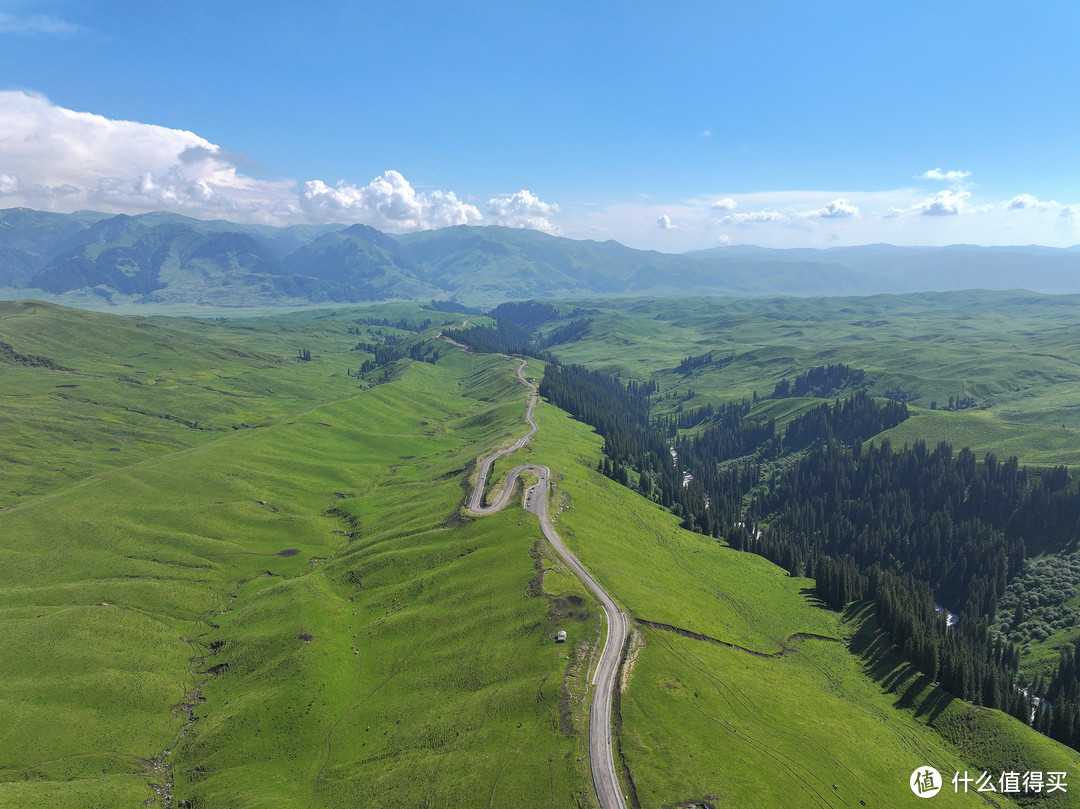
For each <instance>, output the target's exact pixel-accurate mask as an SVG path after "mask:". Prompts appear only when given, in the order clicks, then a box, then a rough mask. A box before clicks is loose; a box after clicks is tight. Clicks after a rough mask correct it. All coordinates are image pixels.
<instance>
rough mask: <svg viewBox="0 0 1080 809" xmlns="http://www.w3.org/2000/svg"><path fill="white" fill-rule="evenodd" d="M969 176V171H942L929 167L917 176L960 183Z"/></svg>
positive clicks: (921, 178) (924, 178)
mask: <svg viewBox="0 0 1080 809" xmlns="http://www.w3.org/2000/svg"><path fill="white" fill-rule="evenodd" d="M970 176H971V172H970V171H942V170H941V169H930V170H929V171H924V172H923V173H922V174H920V175H919V176H918V178H917V179H920V180H939V181H942V182H947V183H954V184H955V183H961V182H963V181H964V180H966V179H967V178H968V177H970Z"/></svg>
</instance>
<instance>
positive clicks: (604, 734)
mask: <svg viewBox="0 0 1080 809" xmlns="http://www.w3.org/2000/svg"><path fill="white" fill-rule="evenodd" d="M518 362H519V365H518V368H517V375H518V379H520V380H521V381H522V383H524V384H525V385H526V386H527V387H528V388H529V389H530V391H531V393H530V394H529V404H528V406H527V407H526V409H525V420H526V421H527V422H528V424H529V431H528V432H527V433H526V434H525V435H524V436H523V437H522V438H519V439H518V440H517V441H516V442H514V443H513V444H512V445H511V446H509V447H506V448H504V449H501V450H499V451H498V452H496V453H494V454H492V455H490V456H488V457H487V458H484V459H483V461H481V463H480V473H479V475H478V477H477V480H476V486H475V487H474V488H473V491H472V494H471V495H470V496H469V502H468V506H467V507H468V510H469V511H470V512H472V513H473V514H478V515H484V514H493V513H495V512H496V511H500V510H501V509H503V508H505V507H506V505H507V504H508V503H509V502H510V498H511V497H512V496H513V492H514V484H515V483H516V482H517V479H518V477H519V476H520V474H521V473H522V472H524V471H526V470H528V471H530V472H533V473H535V474H536V475H537V477H538V478H539V480H538V481H537V483H536V484H534V485H533V486H530V487H529V488H528V489H526V490H525V508H526V509H527V510H528V511H531V512H532V513H533V514H535V515H536V516H537V517H539V518H540V528H541V530H543V532H544V536H545V537H546V538H547V540H548V542H550V543H551V547H553V548H554V549H555V552H556V553H557V554H559V556H560V557H561V558H562V560H563V561H564V562H566V564H567V565H569V566H570V568H571V569H572V570H573V571H574V573H576V574H577V576H578V578H580V579H581V580H582V581H583V582H584V583H585V586H586V587H588V588H589V590H590V591H591V592H592V593H593V595H595V596H596V598H597V599H598V600H599V601H600V604H601V605H602V606H603V608H604V614H605V615H606V616H607V637H606V638H605V640H604V649H603V651H602V652H601V653H600V661H599V663H597V666H596V671H595V672H594V673H593V679H592V685H593V694H592V703H591V705H590V707H589V767H590V769H591V770H592V779H593V787H594V788H595V790H596V798H597V800H598V801H599V803H600V807H601V809H626V802H625V800H624V799H623V794H622V788H621V787H620V786H619V778H618V775H617V774H616V770H615V749H614V745H613V743H612V738H611V710H612V704H613V699H614V695H615V689H616V688H617V684H616V681H617V678H618V676H619V659H620V657H621V656H622V649H623V646H625V645H626V637H627V634H628V633H629V631H630V629H629V627H630V621H629V618H628V617H627V615H626V613H624V612H622V611H621V610H620V609H619V608H618V607H617V606H616V605H615V602H614V601H613V600H612V598H611V596H609V595H608V594H607V593H606V592H605V591H604V588H602V587H601V586H600V585H599V584H597V583H596V579H594V578H593V577H592V575H590V574H589V572H588V571H587V570H586V569H585V566H584V565H582V564H581V562H580V561H579V560H578V558H577V557H576V556H574V554H573V553H571V552H570V549H569V548H567V547H566V545H564V544H563V541H562V540H561V539H560V538H559V535H558V534H557V533H555V529H554V528H553V527H552V525H551V520H550V519H549V518H548V492H549V491H550V490H551V488H552V483H551V470H549V469H548V468H547V467H546V466H541V465H539V464H526V465H523V466H516V467H514V468H513V469H512V470H510V473H509V474H508V475H507V478H506V485H505V486H504V487H503V490H502V492H501V493H500V495H499V498H498V499H497V500H496V501H495V502H494V503H492V504H491V505H489V506H481V502H482V500H483V496H484V485H485V484H486V482H487V478H488V475H489V474H490V473H491V465H492V464H493V463H495V461H496V460H497V459H498V458H501V457H503V456H504V455H509V454H510V453H511V452H513V451H514V450H517V449H521V448H522V447H523V446H525V444H526V443H528V441H529V439H530V438H532V437H533V436H534V435H535V434H536V431H537V429H538V427H537V425H536V421H535V420H534V419H533V407H534V406H535V405H536V386H535V385H533V384H532V383H531V382H529V381H528V380H527V379H525V376H524V373H523V372H524V370H525V366H526V365H527V364H528V361H527V360H518Z"/></svg>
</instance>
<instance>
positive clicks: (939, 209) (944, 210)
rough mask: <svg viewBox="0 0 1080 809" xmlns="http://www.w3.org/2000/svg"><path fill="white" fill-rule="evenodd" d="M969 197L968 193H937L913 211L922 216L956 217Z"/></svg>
mask: <svg viewBox="0 0 1080 809" xmlns="http://www.w3.org/2000/svg"><path fill="white" fill-rule="evenodd" d="M970 196H971V193H970V192H968V191H938V192H937V193H936V194H934V196H932V197H930V198H929V199H925V200H923V201H922V202H920V203H919V204H918V205H916V206H915V210H916V211H917V212H918V213H921V214H922V215H924V216H957V215H959V214H960V213H961V212H962V211H963V209H964V202H965V201H966V200H967V199H968V197H970Z"/></svg>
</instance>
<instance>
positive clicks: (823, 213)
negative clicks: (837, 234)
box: [810, 197, 859, 219]
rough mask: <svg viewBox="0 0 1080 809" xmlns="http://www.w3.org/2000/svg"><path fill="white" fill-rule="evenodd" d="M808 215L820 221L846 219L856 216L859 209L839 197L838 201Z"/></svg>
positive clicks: (835, 200)
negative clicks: (819, 218) (818, 218)
mask: <svg viewBox="0 0 1080 809" xmlns="http://www.w3.org/2000/svg"><path fill="white" fill-rule="evenodd" d="M810 215H811V216H819V217H821V218H822V219H847V218H848V217H851V216H858V215H859V209H858V207H857V206H855V205H852V204H851V203H850V202H848V201H847V200H846V199H844V198H843V197H841V198H840V199H834V200H833V201H832V202H830V203H828V204H827V205H826V206H825V207H824V208H821V209H820V210H817V211H811V213H810Z"/></svg>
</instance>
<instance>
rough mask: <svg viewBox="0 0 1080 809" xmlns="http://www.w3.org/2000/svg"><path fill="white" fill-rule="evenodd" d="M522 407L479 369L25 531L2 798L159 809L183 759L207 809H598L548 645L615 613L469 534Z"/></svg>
mask: <svg viewBox="0 0 1080 809" xmlns="http://www.w3.org/2000/svg"><path fill="white" fill-rule="evenodd" d="M61 313H62V314H67V313H64V312H63V310H61ZM200 328H201V326H200ZM307 337H308V338H310V339H314V337H312V336H311V335H310V334H309V335H307ZM118 339H120V338H118ZM62 348H63V347H62V346H59V345H58V349H62ZM21 350H23V351H24V352H26V351H29V349H26V348H22V349H21ZM87 350H88V351H89V348H88V349H87ZM55 353H56V356H55V357H54V358H55V359H56V360H57V361H58V362H61V363H64V364H71V363H72V362H74V361H75V359H78V357H71V358H69V357H65V356H63V354H62V352H61V350H57V351H56V352H55ZM313 353H318V349H317V348H315V347H314V344H313ZM348 359H351V358H343V360H342V361H346V360H348ZM35 372H36V373H40V374H53V373H57V372H55V371H48V370H37V371H35ZM511 392H512V394H513V399H508V398H507V397H508V395H509V394H510V393H511ZM485 399H486V400H488V401H484V400H485ZM106 412H108V410H107V409H106ZM521 413H522V397H521V390H520V385H518V384H517V383H515V382H514V380H513V379H512V377H511V369H510V367H509V366H508V364H507V363H505V362H504V361H501V360H496V359H474V358H465V357H463V356H462V355H460V354H457V355H456V356H453V357H450V358H447V359H446V360H444V362H443V363H442V364H440V365H439V366H431V365H427V364H420V363H417V364H410V367H409V369H408V370H407V371H406V373H405V375H404V377H403V378H402V379H401V380H400V381H398V382H394V383H389V384H386V385H383V386H379V387H377V388H374V389H373V390H370V391H367V392H364V393H362V394H359V395H352V396H349V397H347V398H345V399H341V400H340V401H338V402H335V403H330V404H326V405H321V406H319V407H316V408H314V409H308V410H307V411H306V412H304V413H303V414H302V415H301V416H290V417H286V418H281V419H278V420H276V421H275V423H273V424H272V425H271V426H268V427H266V428H265V429H260V430H241V431H236V432H234V431H231V430H230V431H228V432H224V433H219V434H216V435H214V436H213V439H212V440H210V441H208V442H206V443H203V444H202V445H199V446H195V447H192V448H190V449H187V450H184V451H181V452H175V453H171V454H166V455H163V456H159V457H151V458H148V459H146V460H143V461H140V462H137V463H135V464H133V465H131V466H126V467H122V468H119V469H115V470H112V471H107V472H103V473H100V474H98V475H96V476H94V477H90V478H87V479H83V480H81V481H80V482H77V483H75V484H73V485H69V486H66V487H63V486H59V485H57V486H55V487H54V489H53V491H52V493H49V494H43V495H40V496H38V497H35V498H33V499H29V500H27V501H26V502H24V503H23V504H22V505H19V506H18V507H16V508H12V509H9V510H7V511H4V512H0V537H2V539H0V571H2V573H0V625H2V631H0V638H2V640H0V679H2V681H3V682H4V684H5V687H4V689H3V692H2V695H0V715H3V716H4V717H5V719H4V722H3V723H2V724H0V751H2V752H0V805H18V806H27V807H29V806H50V807H51V806H80V807H81V806H92V805H95V803H96V804H97V805H101V806H117V805H137V804H138V803H141V802H142V801H144V800H146V799H147V798H148V797H153V795H152V793H151V792H150V785H151V784H155V783H156V784H163V783H164V782H165V774H166V772H165V769H164V768H158V767H156V761H155V760H156V759H160V758H162V756H163V753H164V752H165V751H166V750H169V749H172V752H171V754H169V755H168V756H164V761H165V763H166V764H171V771H172V776H173V778H174V783H173V795H174V796H175V797H176V798H177V799H182V800H188V801H191V800H192V799H195V804H194V805H197V806H199V807H200V808H202V807H208V806H209V807H212V806H228V807H235V806H350V805H356V806H361V805H363V806H377V805H387V806H391V805H417V804H418V803H420V802H421V800H427V801H429V803H430V805H433V806H457V805H462V803H463V802H468V801H466V800H465V799H466V796H467V797H468V800H470V801H471V800H475V801H477V802H479V798H478V797H477V796H482V798H483V803H484V804H485V805H488V804H489V803H490V805H496V806H498V805H521V803H522V800H523V799H524V796H537V795H543V796H544V799H543V801H544V803H545V805H551V806H578V805H584V804H587V798H586V795H587V792H588V786H587V784H588V774H587V770H586V764H585V763H584V762H581V761H578V759H579V758H581V757H583V756H584V736H583V734H582V732H581V713H582V699H583V693H582V691H583V683H582V678H580V677H574V676H571V677H569V679H567V680H566V689H564V683H563V678H564V674H565V673H566V671H567V670H568V669H567V667H568V666H570V669H569V670H570V672H571V673H573V672H574V671H576V670H577V669H578V668H580V665H581V661H580V660H579V659H578V652H577V650H576V649H574V648H570V647H555V646H554V644H552V643H551V640H550V637H549V636H550V634H551V633H552V632H553V628H554V627H555V626H556V625H559V626H562V625H563V623H564V622H565V621H570V620H573V621H580V624H579V625H580V627H581V629H580V637H581V638H582V639H587V638H589V637H591V636H595V635H596V634H597V632H598V631H599V619H598V617H597V615H596V612H597V611H596V610H595V609H594V608H591V607H590V606H589V605H588V602H585V604H584V605H583V606H582V607H581V608H579V609H578V610H577V613H578V614H577V616H575V617H574V618H570V617H568V616H567V613H568V612H569V611H571V608H568V607H567V604H568V603H569V598H570V597H571V596H573V597H574V598H577V599H581V598H582V597H583V596H584V595H585V594H584V591H583V590H582V589H581V588H580V586H578V585H576V584H575V583H574V582H573V581H572V579H570V578H569V577H559V578H557V579H556V580H555V586H557V588H558V590H559V592H558V593H557V594H558V595H561V596H564V599H563V600H561V601H556V600H553V599H551V598H547V597H545V596H544V595H543V593H542V591H541V590H539V589H538V587H537V586H536V582H535V577H536V575H537V569H536V565H537V563H538V559H539V560H540V564H541V565H542V566H544V567H551V566H553V564H554V563H552V562H551V561H546V562H545V561H543V559H542V555H541V551H540V550H538V549H537V548H536V547H535V546H537V543H536V540H537V539H538V537H539V533H538V531H537V527H536V525H535V524H530V523H529V521H528V520H521V521H522V522H523V523H524V524H523V525H519V524H518V522H519V518H516V517H514V516H511V515H510V514H509V513H508V514H506V515H500V516H496V517H492V518H487V519H485V520H482V521H477V522H460V521H458V520H457V519H453V518H451V515H453V514H455V513H456V508H457V506H458V504H460V502H461V500H462V496H463V491H464V486H465V484H466V478H467V476H468V470H469V469H470V466H471V463H472V461H473V460H474V458H475V455H476V453H477V449H478V448H479V447H484V446H493V445H496V444H498V443H500V442H501V441H503V440H505V438H506V437H508V436H510V435H514V434H517V433H518V432H519V431H520V430H521V429H522V422H521ZM342 495H343V496H342ZM346 531H359V534H358V535H357V536H355V537H354V538H353V539H352V540H351V541H350V539H349V538H348V537H347V536H346V535H345V532H346ZM539 547H542V546H539ZM294 551H295V553H293V552H294ZM283 552H286V553H283ZM350 599H351V600H350ZM101 605H107V606H101ZM583 612H584V613H587V614H586V615H584V617H582V613H583ZM301 635H310V636H311V639H310V640H306V639H302V638H301V637H300V636H301ZM219 644H220V645H219ZM215 651H216V653H215ZM357 652H358V653H357ZM567 657H570V658H571V659H570V660H567V659H566V658H567ZM225 664H227V668H219V669H217V671H218V673H217V674H216V676H215V675H210V674H207V673H206V672H208V671H210V670H211V667H221V666H224V665H225ZM575 667H576V668H575ZM203 700H205V701H203ZM560 702H562V703H563V704H562V705H560ZM189 709H190V710H191V711H192V712H193V716H194V717H196V718H197V720H198V721H196V722H195V723H194V724H192V725H191V726H190V728H189V729H188V730H187V731H186V732H185V731H184V730H183V726H184V725H185V724H186V723H187V722H188V715H187V713H186V711H187V710H189ZM573 711H576V714H575V713H573ZM562 714H565V715H566V716H565V717H564V716H562ZM369 727H370V728H371V730H370V731H369V730H368V728H369ZM466 728H469V730H466ZM477 762H485V765H484V766H477ZM522 762H527V766H520V765H521V763H522ZM68 779H71V780H68ZM531 800H532V797H530V798H529V801H530V802H531Z"/></svg>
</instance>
